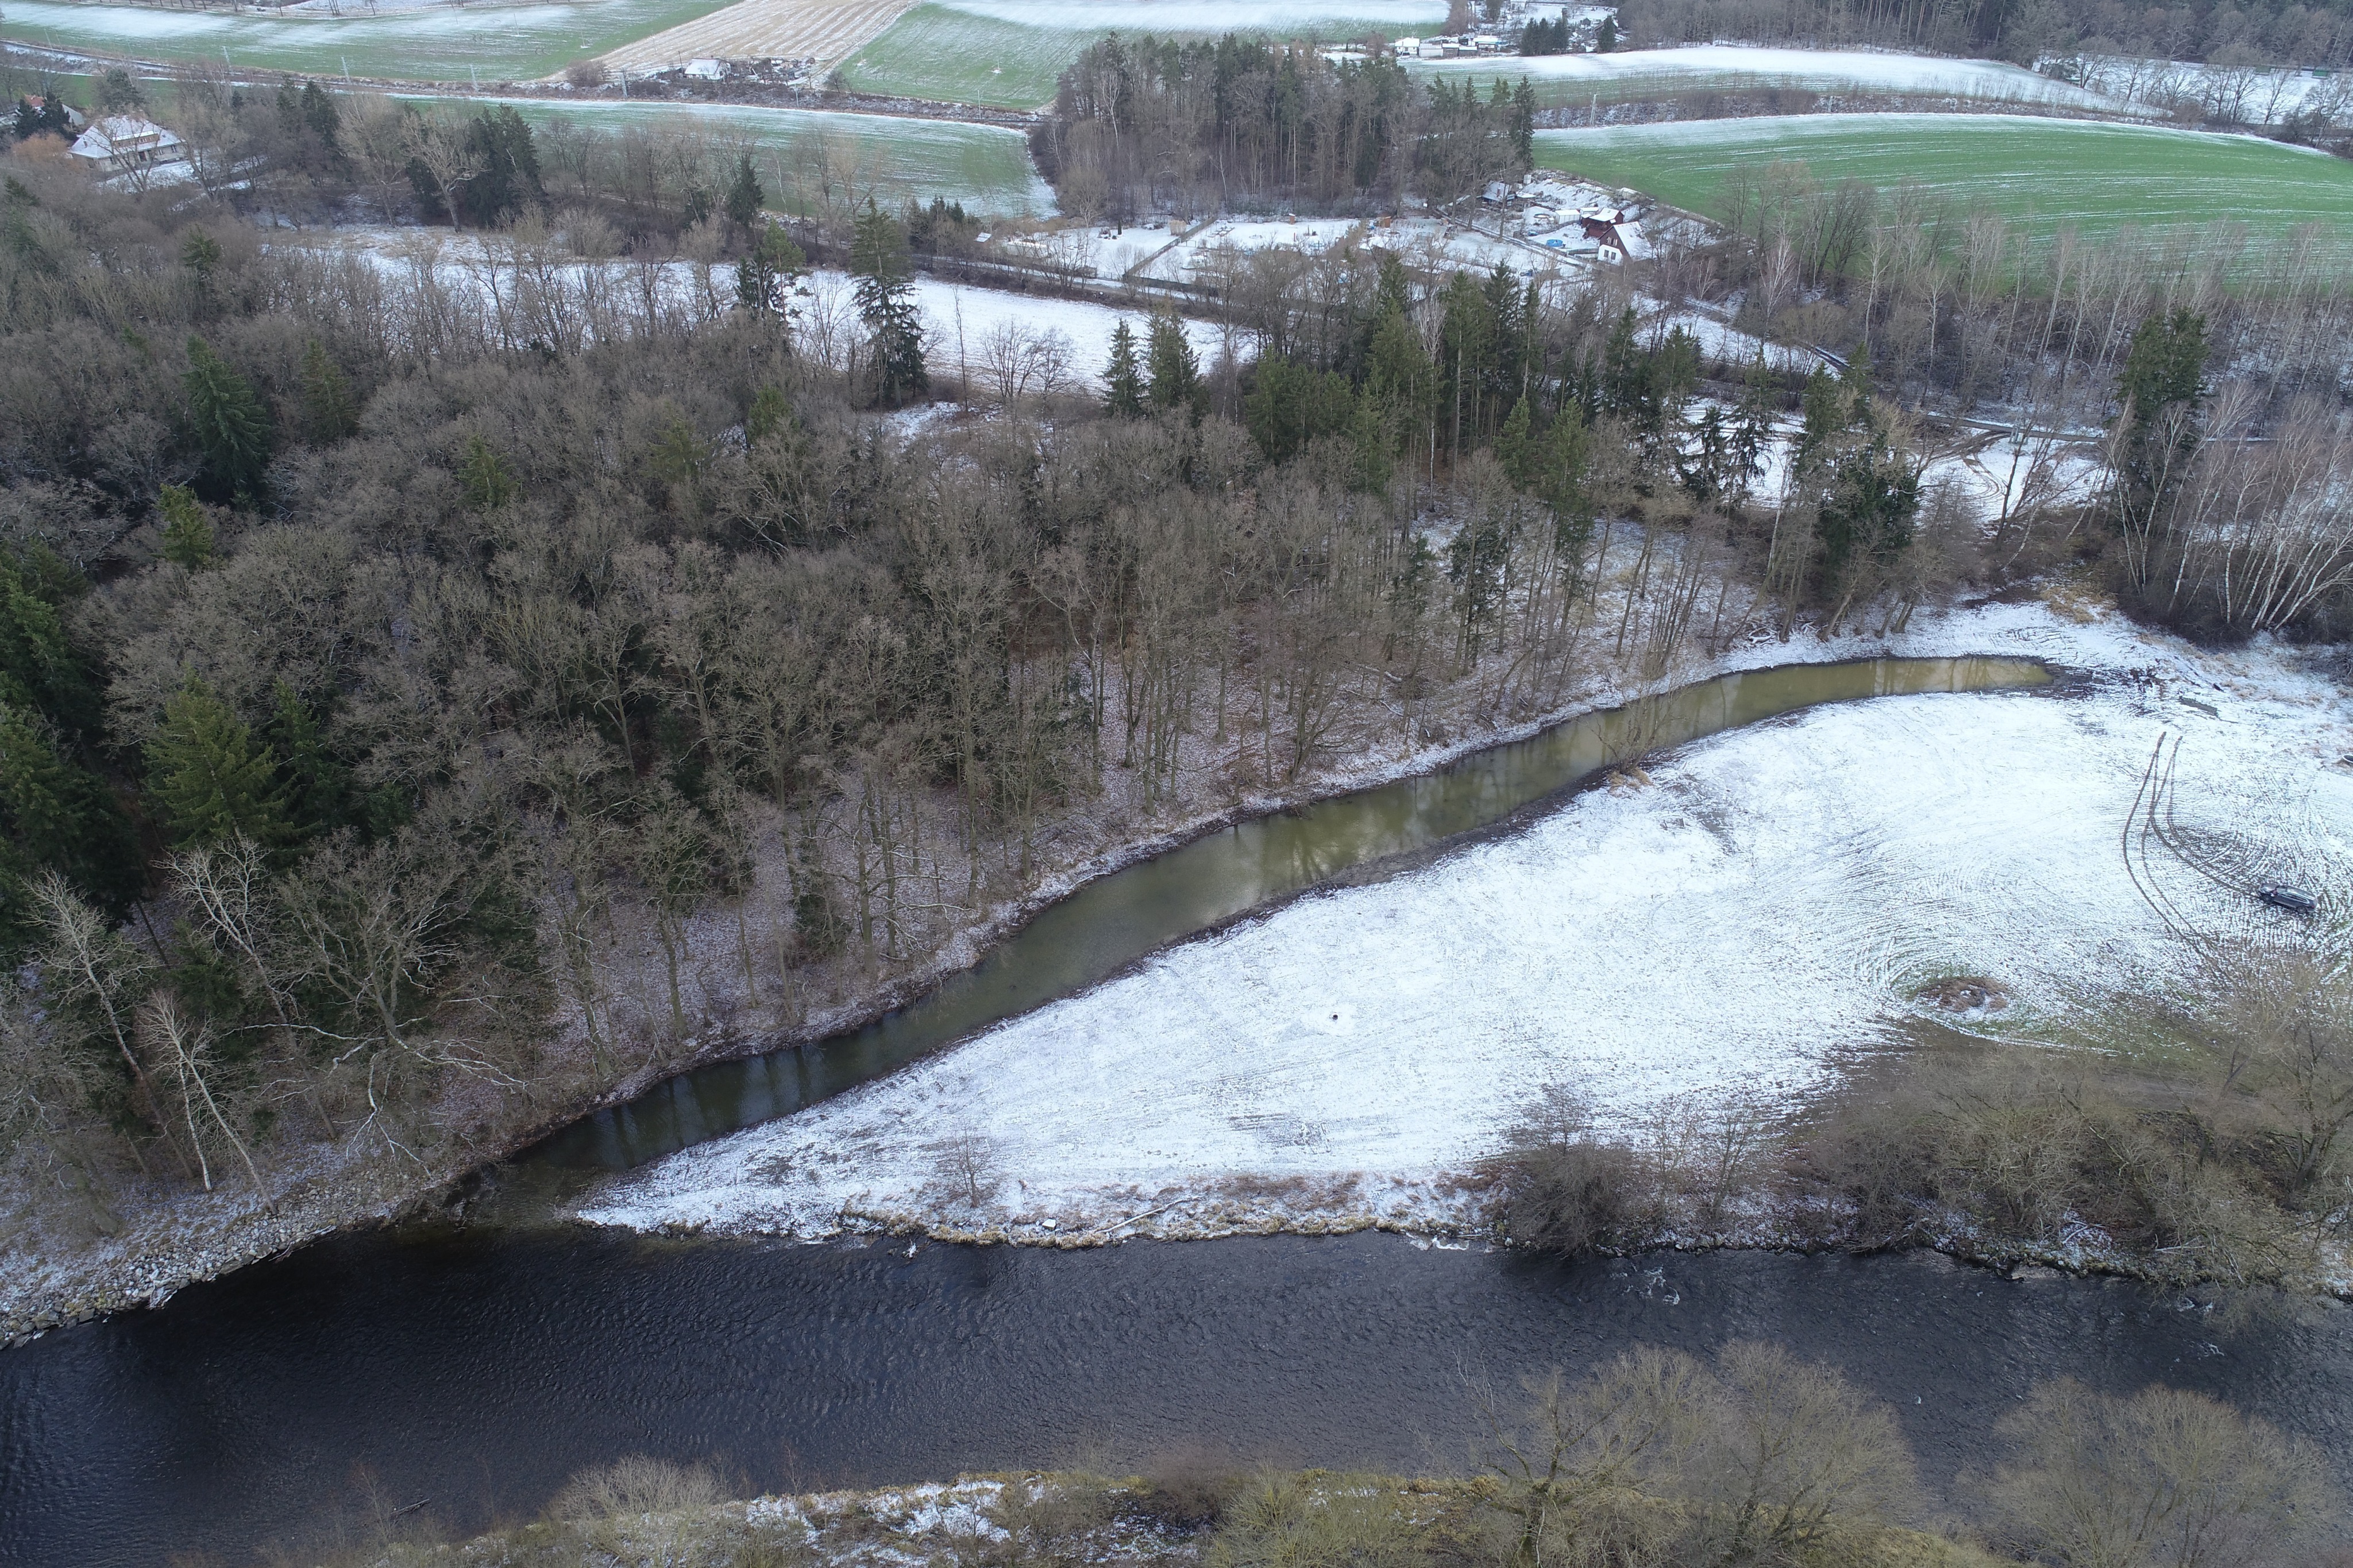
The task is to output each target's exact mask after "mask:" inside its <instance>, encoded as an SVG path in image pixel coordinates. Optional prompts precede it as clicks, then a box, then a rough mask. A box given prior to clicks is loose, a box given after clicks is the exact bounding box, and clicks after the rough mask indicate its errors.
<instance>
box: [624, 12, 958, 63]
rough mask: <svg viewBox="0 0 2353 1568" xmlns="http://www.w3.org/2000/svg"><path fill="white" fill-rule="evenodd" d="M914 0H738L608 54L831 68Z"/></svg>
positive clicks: (628, 59)
mask: <svg viewBox="0 0 2353 1568" xmlns="http://www.w3.org/2000/svg"><path fill="white" fill-rule="evenodd" d="M909 5H913V0H739V3H738V4H736V5H730V6H727V7H726V8H725V9H723V10H719V11H713V12H712V13H711V14H710V15H709V16H698V17H696V18H695V19H694V20H692V21H691V22H685V23H681V25H680V26H675V27H672V28H670V29H669V30H668V31H666V32H660V33H656V34H654V35H653V36H652V37H645V38H639V39H638V40H637V41H636V42H635V43H632V44H627V45H624V46H623V47H620V48H617V49H615V50H613V51H612V52H611V53H610V54H607V55H606V56H605V57H604V58H605V60H606V63H607V64H608V65H616V66H627V67H632V68H634V67H639V66H663V65H682V64H684V63H685V62H687V61H689V60H694V59H704V58H717V59H789V60H803V59H813V60H816V61H817V62H818V64H819V65H820V66H821V67H822V66H829V65H831V64H833V63H834V62H835V61H837V60H839V59H841V58H843V57H844V56H846V55H848V54H849V53H850V52H851V51H852V50H854V49H856V48H857V47H859V46H860V45H861V44H864V43H866V42H867V41H868V40H869V39H871V38H873V37H876V36H877V35H879V34H880V33H881V32H882V30H883V29H884V28H886V27H888V26H890V25H891V24H892V23H893V22H895V21H897V20H898V19H899V17H900V16H901V15H902V13H903V12H905V10H906V9H907V7H908V6H909Z"/></svg>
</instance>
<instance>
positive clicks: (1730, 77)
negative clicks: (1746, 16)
mask: <svg viewBox="0 0 2353 1568" xmlns="http://www.w3.org/2000/svg"><path fill="white" fill-rule="evenodd" d="M1408 68H1409V69H1412V70H1417V71H1423V72H1427V73H1429V74H1430V75H1431V76H1433V77H1445V78H1450V79H1455V80H1457V81H1460V80H1461V79H1463V78H1465V77H1467V78H1469V79H1471V80H1472V81H1473V82H1475V83H1477V84H1478V86H1479V88H1480V89H1481V91H1482V92H1483V91H1485V90H1486V89H1487V88H1488V87H1489V86H1490V85H1492V84H1493V82H1494V81H1495V80H1496V79H1499V78H1500V79H1503V80H1504V81H1505V82H1508V83H1517V82H1519V81H1520V80H1522V79H1525V80H1526V81H1527V82H1528V83H1529V84H1530V85H1531V86H1532V87H1533V88H1534V89H1535V95H1536V103H1537V105H1538V106H1539V107H1541V108H1546V109H1557V108H1563V107H1567V106H1574V105H1583V104H1587V103H1589V102H1593V101H1595V100H1599V102H1601V103H1605V104H1607V103H1626V102H1633V101H1639V100H1645V99H1657V98H1672V97H1678V96H1681V95H1684V94H1689V93H1695V92H1721V93H1746V94H1761V93H1767V92H1772V91H1776V90H1792V89H1794V90H1799V91H1805V92H1819V93H1839V92H1867V93H1873V94H1893V95H1898V96H1902V97H1907V98H1909V97H1920V98H1947V99H1949V98H1958V99H1965V100H1970V101H1971V102H1974V103H1981V104H1983V105H1985V106H1986V107H1988V108H1989V109H1990V108H1994V107H1997V106H2000V105H2003V104H2016V105H2041V106H2050V107H2054V108H2068V109H2089V110H2104V111H2114V110H2116V109H2118V108H2120V107H2122V106H2121V105H2120V104H2119V103H2118V102H2117V101H2116V100H2114V99H2111V98H2108V97H2106V96H2105V95H2104V94H2101V93H2097V92H2090V91H2086V90H2085V89H2083V88H2080V87H2077V86H2074V85H2073V84H2072V83H2069V82H2063V81H2055V80H2053V79H2051V78H2049V77H2046V76H2038V75H2036V74H2035V73H2034V72H2032V71H2030V70H2023V69H2021V68H2019V67H2017V66H2013V65H2004V64H2003V63H2001V62H2000V61H1999V60H1966V59H1946V58H1940V57H1931V56H1924V55H1894V54H1883V53H1879V52H1877V51H1873V50H1865V49H1780V48H1759V47H1751V46H1748V45H1741V44H1703V45H1699V46H1696V47H1686V48H1674V49H1630V50H1626V51H1623V52H1620V53H1613V54H1607V55H1583V54H1572V55H1543V56H1539V57H1537V58H1533V59H1524V58H1519V57H1517V56H1506V57H1504V58H1491V59H1466V60H1446V61H1437V60H1427V61H1413V62H1409V66H1408Z"/></svg>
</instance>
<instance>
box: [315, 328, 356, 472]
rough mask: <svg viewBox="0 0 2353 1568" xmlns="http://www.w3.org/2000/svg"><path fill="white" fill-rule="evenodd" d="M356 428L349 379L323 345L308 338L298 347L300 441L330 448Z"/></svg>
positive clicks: (354, 404)
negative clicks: (299, 368) (300, 388)
mask: <svg viewBox="0 0 2353 1568" xmlns="http://www.w3.org/2000/svg"><path fill="white" fill-rule="evenodd" d="M359 427H360V415H359V405H358V404H357V403H356V402H355V401H354V400H353V397H352V382H351V378H350V377H349V376H347V375H345V374H343V367H342V366H340V365H338V364H337V363H335V361H334V357H333V356H332V355H331V354H330V353H327V345H326V344H324V343H322V342H320V341H319V340H318V339H316V338H312V339H311V341H310V342H307V343H305V344H303V345H302V439H303V440H305V441H307V442H309V443H310V444H311V446H313V447H325V446H331V445H332V444H333V443H335V442H337V441H340V440H342V439H343V438H344V437H347V436H350V435H352V434H353V433H354V432H355V431H357V430H358V429H359Z"/></svg>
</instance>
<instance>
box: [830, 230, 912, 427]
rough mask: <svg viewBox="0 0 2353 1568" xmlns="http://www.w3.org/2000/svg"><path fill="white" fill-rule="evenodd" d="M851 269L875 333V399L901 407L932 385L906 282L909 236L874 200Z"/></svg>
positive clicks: (864, 316) (852, 251)
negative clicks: (924, 361)
mask: <svg viewBox="0 0 2353 1568" xmlns="http://www.w3.org/2000/svg"><path fill="white" fill-rule="evenodd" d="M849 269H850V270H851V271H852V272H854V273H856V274H857V275H858V316H859V320H860V321H864V322H865V323H866V330H867V331H869V332H871V333H872V334H873V337H872V345H873V351H874V400H875V401H876V402H877V403H879V404H881V405H884V406H885V407H891V408H896V407H898V406H899V405H901V404H902V403H904V402H905V401H907V399H908V398H910V397H913V396H914V395H917V394H919V393H923V392H927V391H929V390H930V389H931V384H932V378H931V373H930V371H929V370H928V369H927V368H926V367H925V365H924V363H923V317H922V315H921V314H920V313H919V312H918V311H917V310H916V309H915V291H914V288H913V285H912V284H910V283H909V282H908V280H907V279H908V272H909V270H910V264H909V261H908V258H907V236H906V232H905V230H903V229H902V228H901V227H900V226H899V223H898V220H897V219H895V218H893V217H892V216H890V215H889V214H887V213H884V212H881V211H880V210H878V209H877V208H876V207H875V205H874V204H873V202H872V201H871V200H869V201H868V202H867V204H866V211H865V212H864V213H862V214H861V215H860V216H859V219H858V226H857V229H856V231H855V233H854V235H853V237H852V238H851V241H850V247H849Z"/></svg>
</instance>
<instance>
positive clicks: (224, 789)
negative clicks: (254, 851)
mask: <svg viewBox="0 0 2353 1568" xmlns="http://www.w3.org/2000/svg"><path fill="white" fill-rule="evenodd" d="M277 772H278V763H277V759H276V758H275V757H273V756H272V755H271V754H270V752H269V747H268V746H266V745H263V744H261V743H260V742H258V741H256V740H255V739H254V736H253V731H251V730H250V729H248V727H247V725H246V723H245V721H243V720H241V719H239V718H238V717H237V715H236V714H235V713H234V712H232V711H231V710H230V709H229V707H228V704H227V703H225V702H223V701H222V700H220V699H219V698H217V697H216V696H214V695H213V692H212V689H211V688H210V687H208V686H206V684H205V682H204V679H203V678H202V677H201V676H198V675H197V674H195V672H194V671H193V670H192V671H190V672H189V674H188V678H187V680H186V681H185V684H183V685H182V686H181V688H180V689H179V690H177V691H175V692H174V693H173V694H172V695H171V696H170V697H169V698H167V699H165V700H164V722H163V723H162V725H161V726H160V727H158V728H157V730H156V731H155V738H154V739H153V740H152V741H149V742H147V789H148V795H149V797H150V798H151V799H153V801H154V803H155V804H156V805H157V806H158V807H159V808H160V809H161V810H162V812H163V815H164V822H165V824H166V825H167V826H169V827H170V829H171V834H172V842H173V843H174V845H177V846H180V847H194V846H198V845H211V844H225V843H227V842H229V841H230V840H232V839H235V838H237V837H244V838H247V839H249V840H251V841H252V842H253V843H255V844H259V845H260V846H262V847H265V848H276V847H280V846H281V845H283V844H284V843H285V842H286V840H287V837H288V831H287V822H286V808H285V805H284V803H283V802H282V801H280V798H279V794H278V782H277Z"/></svg>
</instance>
